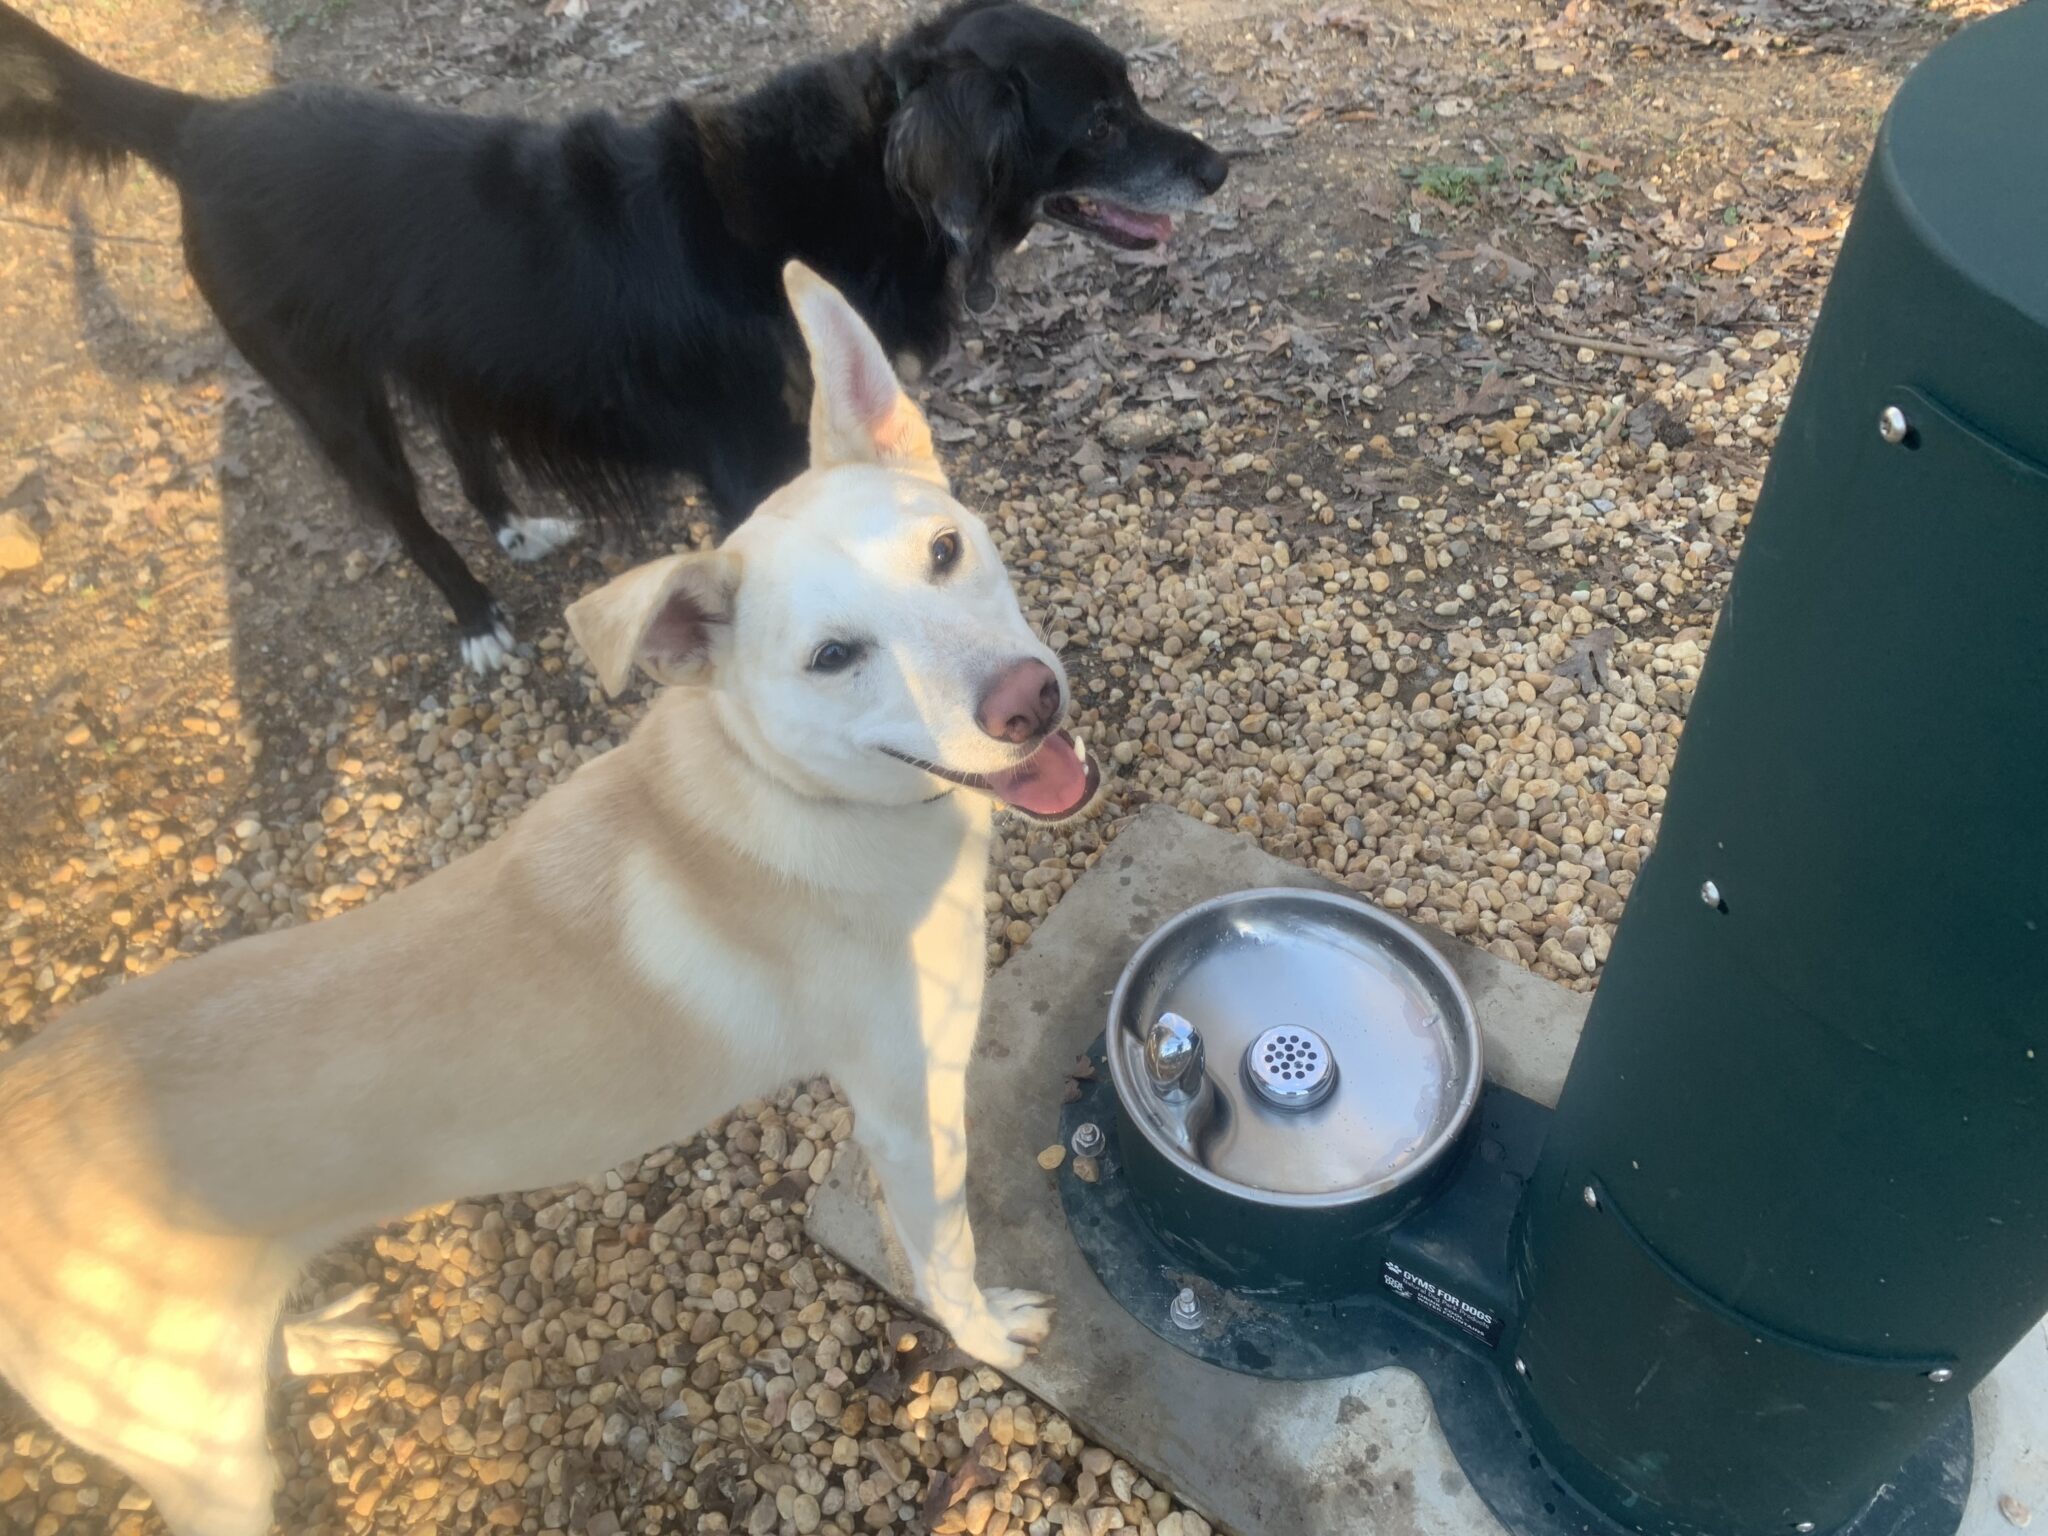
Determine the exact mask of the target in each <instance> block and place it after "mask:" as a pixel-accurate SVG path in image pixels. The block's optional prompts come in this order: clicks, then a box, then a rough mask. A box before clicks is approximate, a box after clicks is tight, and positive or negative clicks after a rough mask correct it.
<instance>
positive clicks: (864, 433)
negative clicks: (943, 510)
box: [783, 262, 945, 485]
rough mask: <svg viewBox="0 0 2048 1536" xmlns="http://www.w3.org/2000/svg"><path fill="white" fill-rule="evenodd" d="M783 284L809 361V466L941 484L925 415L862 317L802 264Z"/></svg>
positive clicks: (785, 275) (791, 268) (791, 267)
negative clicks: (899, 473)
mask: <svg viewBox="0 0 2048 1536" xmlns="http://www.w3.org/2000/svg"><path fill="white" fill-rule="evenodd" d="M783 281H784V285H785V287H786V288H787V290H788V292H789V300H790V306H791V308H792V309H794V310H795V312H796V318H797V325H798V326H799V328H800V329H801V330H802V331H803V336H804V346H805V348H806V349H807V350H808V351H809V353H810V359H811V380H812V388H811V468H813V469H830V468H832V467H833V466H835V465H839V464H880V465H884V466H886V467H888V468H891V469H902V470H906V471H908V472H910V473H912V474H916V475H920V476H923V477H924V478H926V479H929V480H933V481H935V482H937V483H938V484H941V485H943V484H944V483H945V477H944V475H943V473H942V472H941V471H940V470H939V467H938V460H937V458H936V457H935V456H934V454H933V452H932V433H931V428H930V426H929V425H927V424H926V422H925V419H924V413H923V412H922V411H920V410H918V408H917V405H916V403H915V402H914V401H912V400H911V398H910V396H908V395H907V394H905V393H904V392H903V386H902V384H901V383H900V382H899V381H898V379H897V377H896V371H895V369H893V368H892V367H890V365H889V357H888V354H887V353H886V352H884V351H883V350H882V346H881V343H880V342H878V341H877V340H876V339H875V336H874V333H873V332H872V331H870V330H869V329H868V327H867V324H866V322H865V321H863V320H862V319H861V317H860V315H859V313H858V312H857V311H856V310H855V309H854V308H853V306H852V305H850V304H848V303H847V302H846V300H845V299H844V298H843V297H841V295H840V293H839V290H838V289H836V288H834V287H833V286H832V285H831V284H830V283H828V282H826V281H825V280H824V279H823V278H822V277H819V276H818V275H817V274H816V273H815V272H812V271H811V270H810V269H809V268H808V267H805V266H804V265H803V264H802V263H800V262H791V263H790V264H789V265H788V266H787V267H786V268H784V271H783Z"/></svg>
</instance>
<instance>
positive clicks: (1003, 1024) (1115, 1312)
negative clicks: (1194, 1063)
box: [809, 807, 2048, 1536]
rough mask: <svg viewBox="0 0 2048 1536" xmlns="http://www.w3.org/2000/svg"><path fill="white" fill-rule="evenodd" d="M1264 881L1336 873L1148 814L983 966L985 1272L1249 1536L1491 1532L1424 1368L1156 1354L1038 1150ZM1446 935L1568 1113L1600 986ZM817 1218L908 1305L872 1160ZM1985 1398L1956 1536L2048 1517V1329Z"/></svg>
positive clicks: (1126, 1447)
mask: <svg viewBox="0 0 2048 1536" xmlns="http://www.w3.org/2000/svg"><path fill="white" fill-rule="evenodd" d="M1257 886H1296V887H1308V888H1328V886H1329V882H1327V881H1324V880H1322V879H1320V878H1319V877H1318V876H1316V875H1313V874H1311V873H1309V872H1308V871H1306V870H1303V869H1301V868H1299V867H1297V866H1295V865H1293V864H1289V863H1286V862H1284V861H1282V860H1279V859H1275V858H1273V857H1272V856H1270V855H1269V854H1267V853H1265V852H1264V851H1263V850H1261V849H1260V848H1259V847H1258V845H1257V844H1255V843H1253V842H1251V841H1250V840H1248V839H1245V838H1240V837H1237V836H1234V835H1232V834H1229V833H1225V832H1220V831H1217V830H1216V829H1214V828H1211V827H1206V826H1203V825H1202V824H1201V823H1200V822H1197V821H1194V820H1191V819H1190V818H1188V817H1185V816H1181V815H1179V814H1177V813H1175V812H1173V811H1170V810H1167V809H1165V808H1162V807H1154V808H1152V809H1150V810H1147V811H1146V812H1144V813H1143V814H1142V815H1140V816H1139V817H1138V819H1137V820H1136V821H1135V822H1134V823H1133V824H1132V825H1131V826H1129V827H1127V828H1125V829H1124V831H1123V832H1122V834H1121V835H1120V836H1119V837H1118V838H1117V840H1116V842H1115V843H1114V844H1113V845H1112V846H1111V848H1110V849H1109V851H1108V853H1106V854H1105V855H1104V857H1103V859H1102V861H1101V862H1100V863H1099V864H1098V865H1097V866H1096V867H1095V868H1094V869H1092V870H1090V871H1089V872H1088V873H1087V874H1086V875H1084V876H1083V877H1082V878H1081V879H1080V880H1078V881H1076V882H1075V884H1074V888H1073V889H1072V890H1071V891H1069V892H1068V893H1067V895H1066V897H1065V898H1064V899H1063V900H1062V901H1061V902H1060V904H1059V906H1058V907H1056V908H1055V909H1054V910H1053V912H1052V914H1051V916H1049V917H1048V918H1047V919H1046V920H1045V921H1044V922H1043V923H1042V924H1040V925H1039V929H1038V932H1037V935H1036V936H1035V937H1034V938H1033V939H1032V941H1031V943H1030V944H1029V945H1028V946H1026V947H1025V948H1024V949H1023V950H1021V951H1020V952H1018V953H1017V954H1016V955H1014V956H1012V957H1011V959H1010V961H1009V963H1008V964H1006V965H1005V966H1003V968H1002V969H1001V970H1000V971H998V972H997V973H996V975H995V976H994V977H992V978H991V979H990V982H989V988H988V993H987V997H986V1000H985V1002H984V1005H983V1011H982V1025H981V1035H980V1039H979V1041H978V1042H977V1044H976V1047H975V1054H974V1060H973V1063H972V1065H971V1067H970V1069H969V1076H968V1197H969V1205H970V1209H971V1211H972V1215H973V1218H974V1226H975V1234H976V1237H977V1239H978V1241H979V1243H980V1248H981V1278H982V1281H983V1283H984V1284H988V1285H1016V1286H1026V1287H1029V1288H1031V1289H1035V1290H1043V1291H1049V1292H1051V1293H1052V1294H1053V1295H1054V1297H1055V1298H1057V1301H1058V1304H1059V1321H1058V1325H1057V1326H1056V1327H1055V1329H1054V1331H1053V1335H1052V1338H1051V1339H1050V1340H1049V1341H1048V1342H1047V1343H1046V1345H1045V1347H1044V1349H1043V1350H1042V1351H1041V1352H1040V1353H1039V1354H1038V1355H1037V1356H1036V1357H1035V1358H1033V1359H1032V1360H1030V1361H1028V1362H1027V1363H1026V1364H1025V1365H1024V1366H1023V1367H1022V1368H1020V1369H1019V1370H1018V1371H1017V1372H1016V1373H1015V1379H1016V1381H1017V1382H1018V1384H1019V1385H1020V1386H1023V1387H1025V1388H1028V1389H1029V1390H1030V1391H1032V1392H1034V1393H1036V1394H1037V1395H1038V1396H1040V1397H1041V1398H1043V1399H1044V1400H1045V1401H1047V1402H1048V1403H1050V1404H1052V1406H1053V1407H1055V1408H1057V1409H1058V1410H1059V1411H1060V1412H1061V1413H1064V1414H1065V1415H1066V1416H1067V1417H1068V1418H1069V1419H1070V1420H1071V1421H1072V1422H1073V1423H1074V1424H1075V1425H1076V1426H1077V1427H1078V1428H1080V1429H1081V1430H1082V1431H1083V1432H1084V1433H1086V1434H1087V1435H1089V1436H1091V1437H1092V1438H1094V1439H1096V1440H1098V1441H1100V1442H1101V1443H1102V1444H1104V1445H1107V1446H1109V1447H1111V1448H1113V1449H1114V1450H1116V1451H1117V1452H1118V1453H1119V1454H1120V1455H1122V1456H1124V1457H1125V1458H1126V1459H1127V1460H1129V1461H1130V1462H1131V1463H1132V1464H1133V1465H1135V1466H1138V1467H1140V1468H1142V1469H1143V1470H1144V1471H1145V1472H1146V1473H1147V1474H1148V1475H1150V1476H1152V1477H1153V1478H1154V1479H1155V1480H1156V1481H1158V1482H1159V1483H1160V1484H1161V1485H1162V1486H1164V1487H1166V1488H1170V1489H1172V1490H1173V1491H1174V1492H1175V1493H1176V1494H1177V1495H1179V1496H1180V1497H1181V1498H1182V1499H1184V1500H1185V1501H1186V1502H1187V1503H1188V1504H1190V1505H1192V1506H1193V1507H1194V1508H1196V1509H1198V1510H1200V1511H1201V1512H1202V1513H1203V1514H1204V1515H1205V1516H1207V1517H1208V1518H1209V1519H1210V1520H1211V1521H1212V1522H1214V1523H1215V1524H1217V1525H1218V1526H1220V1527H1222V1528H1224V1529H1225V1530H1229V1531H1235V1532H1238V1533H1240V1536H1335V1533H1339V1532H1353V1531H1355V1532H1361V1533H1364V1532H1370V1533H1373V1536H1497V1533H1498V1532H1499V1531H1500V1527H1499V1525H1498V1524H1497V1523H1496V1522H1495V1521H1494V1519H1493V1517H1492V1515H1491V1514H1490V1513H1489V1512H1488V1511H1487V1509H1486V1506H1485V1505H1484V1504H1483V1503H1482V1502H1481V1501H1480V1499H1479V1496H1478V1495H1477V1494H1476V1493H1475V1492H1474V1491H1473V1490H1472V1488H1471V1485H1470V1484H1469V1483H1468V1482H1467V1481H1466V1479H1465V1476H1464V1473H1463V1472H1461V1471H1460V1470H1459V1468H1458V1465H1457V1462H1456V1460H1455V1459H1454V1458H1453V1457H1452V1455H1451V1453H1450V1449H1449V1447H1448V1446H1447V1445H1446V1444H1445V1443H1444V1440H1443V1436H1442V1435H1441V1433H1440V1432H1439V1431H1438V1429H1437V1426H1436V1417H1435V1413H1434V1411H1433V1410H1432V1408H1431V1406H1430V1401H1429V1394H1428V1393H1427V1392H1426V1391H1425V1390H1424V1389H1423V1387H1422V1385H1421V1383H1420V1382H1419V1381H1417V1380H1416V1378H1415V1377H1413V1376H1412V1375H1410V1374H1409V1373H1408V1372H1406V1371H1402V1370H1385V1371H1376V1372H1373V1373H1372V1374H1370V1375H1366V1376H1357V1377H1351V1378H1348V1379H1342V1380H1335V1381H1321V1382H1277V1381H1260V1380H1257V1379H1255V1378H1252V1377H1249V1376H1239V1375H1235V1374H1233V1373H1231V1372H1228V1371H1222V1370H1218V1369H1216V1368H1214V1367H1212V1366H1208V1365H1204V1364H1203V1363H1201V1362H1200V1361H1198V1360H1195V1359H1193V1358H1191V1357H1190V1356H1187V1355H1184V1354H1182V1353H1181V1352H1180V1351H1178V1350H1176V1349H1173V1348H1170V1347H1169V1346H1167V1345H1165V1344H1162V1343H1161V1342H1160V1341H1159V1340H1158V1339H1157V1338H1155V1337H1154V1336H1153V1335H1152V1334H1151V1333H1150V1332H1148V1331H1147V1330H1146V1329H1145V1328H1144V1327H1143V1326H1142V1325H1140V1324H1139V1323H1138V1322H1137V1321H1136V1320H1135V1319H1133V1318H1132V1317H1130V1316H1129V1315H1128V1314H1127V1313H1125V1312H1124V1311H1123V1309H1122V1308H1121V1307H1119V1306H1118V1305H1117V1304H1116V1302H1115V1301H1113V1300H1112V1299H1111V1298H1110V1296H1109V1294H1108V1293H1107V1292H1106V1291H1104V1290H1103V1289H1102V1286H1101V1284H1100V1283H1099V1282H1098V1281H1097V1280H1096V1278H1095V1275H1094V1272H1093V1271H1092V1270H1090V1269H1089V1268H1088V1265H1087V1262H1086V1260H1084V1259H1083V1258H1082V1257H1081V1254H1080V1251H1079V1250H1078V1249H1077V1248H1076V1247H1075V1246H1074V1244H1073V1242H1072V1240H1071V1239H1070V1238H1069V1237H1068V1235H1067V1228H1066V1221H1065V1219H1064V1217H1063V1216H1062V1215H1061V1213H1060V1203H1059V1194H1058V1190H1057V1188H1056V1186H1055V1184H1054V1181H1053V1176H1052V1175H1051V1174H1048V1173H1046V1172H1044V1171H1043V1170H1042V1169H1040V1168H1039V1167H1038V1165H1037V1163H1036V1161H1035V1158H1036V1155H1037V1153H1038V1152H1039V1151H1040V1150H1042V1149H1043V1148H1045V1147H1046V1146H1048V1145H1049V1144H1051V1143H1052V1142H1053V1141H1054V1140H1055V1139H1056V1137H1057V1131H1058V1121H1059V1106H1060V1095H1061V1090H1062V1088H1063V1085H1064V1082H1065V1079H1066V1075H1067V1072H1068V1070H1069V1069H1070V1068H1071V1067H1072V1065H1073V1063H1074V1059H1075V1058H1076V1057H1077V1056H1079V1055H1080V1054H1081V1053H1082V1052H1083V1051H1084V1050H1085V1049H1086V1048H1087V1046H1088V1044H1089V1042H1090V1041H1091V1040H1093V1039H1094V1037H1095V1036H1096V1035H1097V1034H1098V1033H1100V1031H1101V1029H1102V1027H1103V1023H1104V1019H1105V1016H1106V1014H1107V1011H1108V1006H1109V997H1110V993H1111V991H1112V990H1113V989H1114V988H1115V985H1116V979H1117V976H1118V974H1119V973H1120V972H1121V971H1122V969H1123V966H1124V962H1125V961H1126V960H1127V959H1128V958H1129V956H1130V954H1131V952H1132V950H1134V949H1135V948H1136V947H1137V945H1138V944H1139V942H1140V941H1141V940H1143V939H1144V938H1145V937H1146V935H1148V934H1149V933H1151V932H1152V930H1153V929H1154V928H1156V927H1158V926H1159V924H1161V923H1163V922H1164V921H1166V919H1167V918H1169V917H1171V916H1173V915H1174V914H1175V913H1176V912H1179V911H1181V910H1183V909H1184V908H1187V907H1190V906H1193V905H1194V904H1195V903H1196V902H1199V901H1206V900H1208V899H1209V898H1210V897H1212V896H1220V895H1223V894H1225V893H1226V892H1229V891H1238V890H1245V889H1248V888H1252V887H1257ZM1432 937H1433V936H1432ZM1438 947H1439V948H1440V949H1441V950H1442V951H1443V953H1444V955H1445V957H1446V958H1447V959H1448V960H1449V961H1450V963H1451V965H1452V966H1453V968H1454V969H1455V970H1456V971H1457V972H1458V975H1459V977H1460V978H1461V979H1462V980H1463V981H1464V983H1465V986H1466V988H1467V989H1468V990H1469V991H1470V993H1471V995H1472V1001H1473V1004H1474V1007H1475V1008H1476V1009H1477V1010H1478V1014H1479V1022H1480V1026H1481V1030H1482V1032H1483V1033H1484V1035H1485V1040H1486V1065H1487V1075H1488V1076H1489V1077H1491V1078H1493V1079H1494V1080H1495V1081H1496V1082H1499V1083H1501V1084H1503V1085H1505V1086H1507V1087H1509V1088H1513V1089H1515V1090H1516V1091H1517V1092H1520V1093H1523V1094H1526V1095H1528V1096H1529V1097H1530V1098H1533V1099H1537V1100H1539V1101H1540V1102H1542V1103H1545V1104H1554V1103H1556V1102H1557V1095H1558V1090H1559V1088H1560V1087H1561V1086H1562V1085H1563V1082H1564V1076H1565V1072H1566V1070H1567V1068H1568V1067H1569V1066H1570V1064H1571V1055H1572V1051H1573V1049H1574V1048H1575V1046H1576V1045H1577V1042H1578V1036H1579V1030H1580V1027H1581V1026H1582V1024H1583V1023H1584V1020H1585V1014H1586V1008H1587V1005H1588V1003H1589V1001H1590V999H1589V998H1588V997H1587V996H1586V995H1585V994H1582V993H1576V992H1571V991H1567V990H1565V989H1564V988H1561V987H1558V986H1555V985H1553V984H1551V983H1549V982H1546V981H1544V980H1542V979H1541V978H1539V977H1536V976H1533V975H1531V974H1530V973H1529V972H1527V971H1525V970H1523V969H1521V968H1520V967H1519V966H1516V965H1513V964H1510V963H1509V962H1507V961H1504V960H1501V959H1500V958H1498V957H1497V956H1494V955H1491V954H1488V953H1486V952H1485V951H1483V950H1480V949H1476V948H1474V947H1472V946H1470V945H1466V944H1461V943H1459V942H1457V941H1455V940H1450V939H1442V940H1439V941H1438ZM809 1230H810V1233H811V1235H812V1237H813V1238H815V1239H816V1240H817V1241H818V1242H819V1243H821V1244H822V1245H823V1246H824V1247H826V1248H827V1249H829V1250H830V1251H831V1252H833V1253H835V1254H837V1255H839V1257H840V1258H842V1259H844V1260H845V1261H846V1262H847V1263H849V1264H851V1265H853V1266H854V1267H855V1268H856V1269H859V1270H860V1271H862V1272H863V1273H864V1274H866V1275H868V1276H869V1277H870V1278H872V1279H873V1280H875V1281H876V1283H878V1284H880V1285H881V1286H882V1287H883V1288H884V1289H886V1290H887V1291H888V1292H889V1293H890V1294H891V1295H892V1296H894V1297H897V1298H898V1299H899V1300H902V1301H903V1302H904V1304H905V1305H911V1303H910V1302H909V1300H908V1298H909V1295H910V1290H909V1286H908V1283H907V1275H906V1271H905V1268H904V1265H903V1263H902V1260H901V1256H900V1255H897V1254H894V1253H892V1252H891V1242H890V1240H889V1239H888V1238H886V1237H885V1236H884V1229H883V1225H882V1223H881V1221H880V1219H879V1215H878V1213H877V1211H876V1210H875V1208H874V1204H873V1201H872V1198H871V1195H870V1188H869V1181H868V1178H867V1173H866V1170H865V1168H864V1167H863V1166H862V1165H861V1164H860V1162H859V1159H858V1158H857V1157H841V1158H839V1159H838V1160H836V1162H835V1164H834V1167H833V1170H832V1173H831V1176H830V1177H829V1178H828V1179H827V1180H826V1181H825V1183H824V1184H823V1185H821V1186H820V1187H819V1188H818V1189H816V1190H815V1191H813V1193H812V1196H811V1214H810V1219H809ZM1971 1401H1972V1406H1973V1407H1974V1408H1975V1410H1976V1415H1977V1420H1976V1422H1977V1470H1976V1480H1975V1483H1974V1484H1973V1487H1972V1489H1971V1495H1970V1502H1969V1506H1968V1508H1967V1510H1966V1512H1965V1518H1964V1523H1963V1536H1991V1533H1992V1532H1994V1531H1996V1530H1998V1529H2000V1528H2004V1529H2010V1527H2009V1526H2007V1525H2006V1523H2005V1521H2004V1520H2003V1519H2002V1518H2000V1516H1999V1514H1998V1512H1997V1501H1998V1498H1999V1497H2000V1495H2002V1494H2011V1495H2013V1496H2015V1497H2017V1498H2019V1499H2022V1500H2024V1501H2025V1502H2027V1503H2029V1504H2031V1505H2034V1506H2036V1507H2037V1508H2041V1509H2042V1510H2043V1512H2044V1514H2048V1335H2044V1334H2043V1333H2042V1332H2041V1331H2040V1330H2036V1332H2035V1333H2033V1334H2031V1335H2030V1336H2029V1337H2028V1339H2027V1340H2026V1342H2025V1343H2024V1344H2023V1345H2022V1346H2021V1347H2020V1348H2019V1349H2016V1350H2015V1351H2014V1352H2013V1354H2012V1356H2011V1357H2010V1358H2008V1359H2007V1361H2006V1362H2005V1363H2004V1364H2003V1365H2002V1366H2001V1367H2000V1368H1999V1370H1998V1371H1997V1372H1996V1373H1995V1374H1994V1375H1993V1377H1992V1378H1991V1380H1989V1381H1987V1382H1986V1383H1985V1384H1984V1385H1983V1386H1982V1387H1981V1388H1979V1390H1978V1392H1977V1394H1976V1395H1975V1396H1974V1397H1973V1398H1972V1400H1971Z"/></svg>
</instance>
